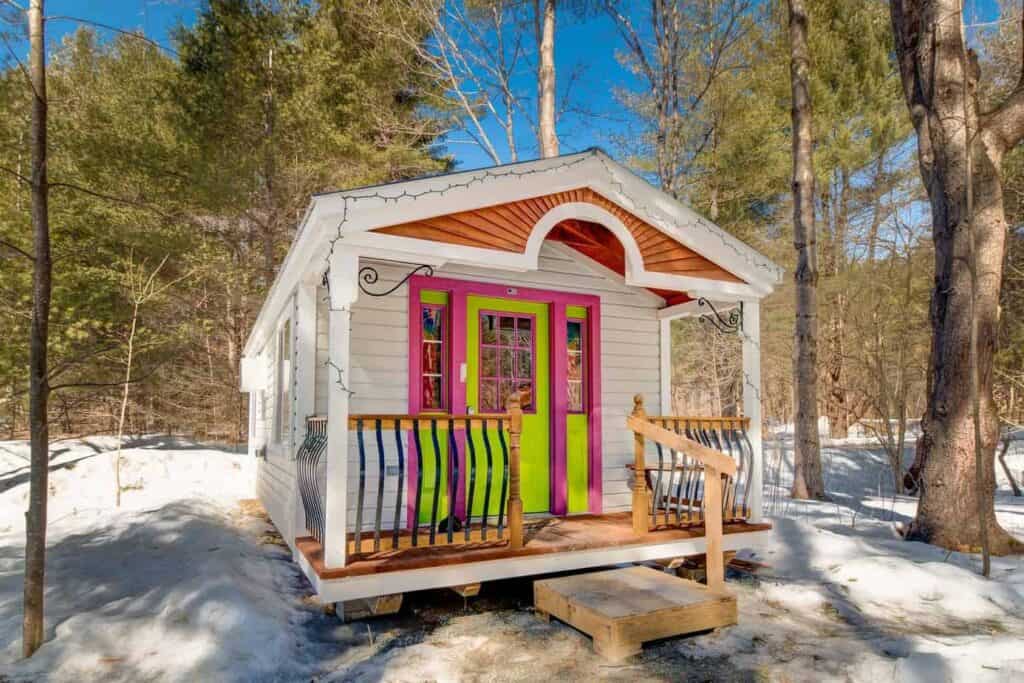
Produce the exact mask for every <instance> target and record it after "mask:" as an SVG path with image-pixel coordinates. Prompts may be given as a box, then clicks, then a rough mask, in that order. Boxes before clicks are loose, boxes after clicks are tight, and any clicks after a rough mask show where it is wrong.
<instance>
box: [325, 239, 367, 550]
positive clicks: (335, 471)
mask: <svg viewBox="0 0 1024 683" xmlns="http://www.w3.org/2000/svg"><path fill="white" fill-rule="evenodd" d="M358 273H359V257H358V256H356V255H355V254H354V253H352V252H349V251H346V250H343V249H340V248H339V249H336V250H335V251H334V253H333V254H331V265H330V270H329V271H328V275H327V280H328V290H329V293H330V310H329V311H328V313H327V323H328V334H327V337H328V344H327V348H328V352H327V356H328V364H329V367H328V368H327V373H328V378H329V381H328V383H327V387H328V389H327V473H326V477H325V485H324V491H325V497H326V499H327V500H326V501H325V502H326V505H325V507H326V512H325V517H326V519H325V520H324V563H325V564H326V565H327V566H328V567H344V566H345V553H346V546H347V545H348V544H347V538H348V484H349V481H348V438H349V431H348V415H349V390H348V382H350V381H351V379H350V377H351V373H350V372H349V368H350V353H349V350H350V348H349V347H350V340H351V331H352V326H351V306H352V304H354V303H355V302H356V299H357V298H358V297H359V287H358V284H357V276H358Z"/></svg>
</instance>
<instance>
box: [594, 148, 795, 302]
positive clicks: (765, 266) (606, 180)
mask: <svg viewBox="0 0 1024 683" xmlns="http://www.w3.org/2000/svg"><path fill="white" fill-rule="evenodd" d="M595 162H596V163H600V164H602V165H603V166H604V167H605V172H603V173H594V174H593V175H592V178H593V180H592V182H591V187H592V188H593V189H594V190H596V191H597V192H600V193H601V194H603V195H605V196H607V197H608V198H609V199H613V200H614V198H615V197H619V200H617V201H619V202H620V203H621V204H622V207H623V208H624V209H627V210H628V211H630V212H632V213H634V214H636V215H637V216H638V217H640V218H643V219H644V220H646V221H648V222H649V223H650V224H651V225H653V226H654V227H655V228H657V229H658V230H660V231H662V232H663V233H665V234H666V235H668V236H670V237H672V238H673V239H675V240H678V241H679V242H680V243H681V244H683V245H684V246H686V247H687V248H689V249H692V250H693V251H694V252H696V253H698V254H700V255H701V256H703V257H705V258H707V259H708V260H709V261H711V262H712V263H715V264H716V265H719V266H721V267H722V268H724V269H725V270H727V271H729V272H730V273H732V274H734V275H736V276H737V277H739V278H741V279H743V280H745V281H746V282H748V283H750V285H751V286H752V287H753V288H754V289H755V290H756V291H764V290H767V292H770V291H771V290H772V289H773V288H774V287H775V286H776V285H777V284H779V282H780V281H781V279H782V269H781V268H779V267H778V266H777V265H775V264H774V263H773V262H772V261H771V260H769V259H768V258H767V257H766V256H764V255H763V254H761V253H760V252H758V251H757V250H756V249H754V248H753V247H750V246H749V245H747V244H745V243H744V242H742V241H740V240H738V239H736V238H735V237H733V236H732V235H730V234H729V233H728V232H726V231H725V230H723V229H722V228H720V227H718V226H717V225H715V224H714V223H712V222H711V221H709V220H708V219H706V218H704V217H703V216H701V215H700V214H698V213H696V212H695V211H693V210H692V209H690V208H689V207H687V206H686V205H685V204H682V203H681V202H679V201H677V200H675V199H673V198H672V197H670V196H669V195H667V194H665V193H664V192H662V191H661V190H658V189H657V188H654V187H652V186H651V185H650V184H649V183H647V182H646V181H645V180H643V179H642V178H639V177H637V176H636V175H634V174H633V173H632V172H630V171H629V170H628V169H626V168H624V167H623V166H621V165H620V164H619V163H617V162H616V161H614V160H612V159H611V158H609V157H608V156H607V155H604V154H601V155H600V159H598V160H595ZM767 292H766V293H767Z"/></svg>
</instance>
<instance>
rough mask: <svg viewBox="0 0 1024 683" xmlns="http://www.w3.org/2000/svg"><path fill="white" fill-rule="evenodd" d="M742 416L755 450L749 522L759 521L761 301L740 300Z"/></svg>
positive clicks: (760, 467)
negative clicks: (741, 313)
mask: <svg viewBox="0 0 1024 683" xmlns="http://www.w3.org/2000/svg"><path fill="white" fill-rule="evenodd" d="M740 335H741V337H742V338H743V415H744V416H745V417H749V418H750V428H749V430H748V431H747V436H748V437H749V438H750V445H751V446H752V448H753V451H754V463H753V467H752V468H751V471H750V496H749V501H750V521H752V522H760V521H761V518H762V515H763V504H762V500H761V494H762V482H763V481H764V453H763V451H762V449H761V302H760V301H758V300H752V301H744V302H743V322H742V327H741V328H740Z"/></svg>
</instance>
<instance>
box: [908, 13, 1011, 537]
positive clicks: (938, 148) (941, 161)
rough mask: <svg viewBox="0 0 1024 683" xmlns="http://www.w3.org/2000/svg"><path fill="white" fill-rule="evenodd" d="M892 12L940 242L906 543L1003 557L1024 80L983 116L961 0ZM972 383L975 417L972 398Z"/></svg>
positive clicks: (936, 240)
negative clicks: (1008, 208)
mask: <svg viewBox="0 0 1024 683" xmlns="http://www.w3.org/2000/svg"><path fill="white" fill-rule="evenodd" d="M890 8H891V17H892V24H893V32H894V34H895V42H896V54H897V57H898V60H899V67H900V75H901V79H902V82H903V90H904V95H905V98H906V103H907V108H908V110H909V112H910V118H911V121H912V123H913V125H914V128H915V130H916V132H917V148H918V165H919V169H920V172H921V178H922V180H923V181H924V185H925V188H926V190H927V192H928V198H929V202H930V205H931V219H932V239H933V241H934V243H935V284H934V288H933V290H932V295H931V325H932V343H931V353H930V362H929V365H930V374H931V377H930V386H929V392H928V405H927V408H926V410H925V414H924V417H923V419H922V436H921V439H920V440H919V442H918V446H917V454H916V458H915V462H914V465H913V467H912V470H911V472H912V474H913V475H914V476H915V477H916V479H917V480H918V481H920V483H921V500H920V503H919V505H918V510H917V516H916V518H915V519H914V521H913V523H912V524H911V527H910V529H909V530H908V534H907V535H908V538H911V539H915V540H922V541H926V542H929V543H934V544H936V545H940V546H943V547H946V548H950V549H957V550H960V549H977V548H979V547H981V546H982V545H983V544H984V542H985V541H986V540H987V541H988V544H987V545H988V546H989V547H990V549H991V551H992V553H993V554H997V555H998V554H1005V553H1009V552H1013V551H1015V550H1020V549H1021V548H1022V544H1021V543H1020V542H1019V541H1017V540H1015V539H1013V538H1012V537H1011V536H1010V535H1009V534H1008V533H1007V532H1006V531H1005V530H1003V528H1002V527H1001V526H1000V525H999V523H998V522H997V521H996V518H995V510H994V493H995V448H996V446H997V441H998V435H999V425H998V419H997V411H996V406H995V400H994V394H993V357H994V354H995V341H996V339H997V333H998V326H999V297H1000V289H1001V286H1002V276H1003V258H1004V252H1005V242H1006V232H1007V224H1006V217H1005V213H1004V207H1003V187H1002V180H1001V171H1002V161H1003V157H1004V156H1005V155H1006V154H1007V152H1009V151H1010V150H1012V149H1013V148H1014V147H1016V146H1017V145H1018V144H1019V143H1020V142H1021V140H1022V139H1024V78H1021V79H1020V80H1019V81H1018V83H1017V85H1016V87H1014V88H1013V89H1012V90H1011V91H1010V93H1009V94H1008V95H1007V96H1006V97H1005V98H1004V99H1003V100H1002V101H1001V102H999V103H998V104H997V105H996V106H995V107H994V108H993V109H991V110H989V111H983V110H982V108H981V106H980V103H979V97H978V88H979V78H980V71H979V64H978V59H977V55H976V54H974V52H973V50H969V49H967V46H966V45H965V37H964V26H963V15H962V12H963V7H962V4H961V0H892V2H891V4H890ZM965 84H966V85H965ZM972 271H973V275H972ZM972 285H975V286H972ZM974 343H976V347H975V348H976V353H973V354H972V353H971V352H970V351H971V349H972V344H974ZM972 360H973V361H974V363H976V366H975V367H973V368H972ZM972 370H973V371H974V372H972ZM975 379H976V380H977V394H978V395H977V403H978V406H977V411H976V415H977V417H976V418H975V417H973V416H972V413H975V411H974V410H972V403H973V402H972V400H971V398H972V396H971V393H972V392H971V391H967V390H965V389H966V388H969V387H971V385H972V381H973V380H975ZM976 431H977V436H979V437H980V438H979V439H978V441H980V444H977V445H978V446H980V448H977V447H976V444H975V436H976V433H975V432H976ZM979 477H980V485H979V481H978V479H979Z"/></svg>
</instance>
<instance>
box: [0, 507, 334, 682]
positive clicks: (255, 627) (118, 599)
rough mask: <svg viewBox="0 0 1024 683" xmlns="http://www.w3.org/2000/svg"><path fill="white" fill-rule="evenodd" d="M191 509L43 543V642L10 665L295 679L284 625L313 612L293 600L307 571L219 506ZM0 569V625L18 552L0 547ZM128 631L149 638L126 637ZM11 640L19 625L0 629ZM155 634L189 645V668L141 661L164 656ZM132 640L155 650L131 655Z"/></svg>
mask: <svg viewBox="0 0 1024 683" xmlns="http://www.w3.org/2000/svg"><path fill="white" fill-rule="evenodd" d="M197 505H199V504H198V503H195V502H193V503H191V504H190V503H188V502H181V503H173V504H169V505H166V506H164V507H161V508H159V509H157V510H154V511H150V512H144V513H134V514H133V517H134V518H135V519H137V518H138V516H139V515H141V516H142V519H141V520H139V521H130V522H128V523H126V524H119V523H117V522H116V521H115V522H114V523H112V524H110V525H108V526H104V527H98V528H94V529H91V530H90V531H89V532H87V533H80V534H74V535H68V536H65V537H63V538H61V539H60V540H59V541H57V542H56V543H53V544H52V545H51V546H50V547H49V548H48V551H47V574H46V619H45V628H46V631H45V639H46V642H45V643H44V646H43V648H42V649H41V650H40V651H39V652H38V653H37V654H36V655H35V656H34V657H33V658H32V659H31V660H27V661H22V662H19V663H18V664H17V668H18V669H24V671H23V672H21V673H24V674H27V675H30V676H31V675H33V674H42V673H44V672H45V673H52V667H53V666H55V665H57V664H59V663H60V662H61V661H63V660H68V659H71V660H76V665H77V663H82V664H84V665H85V666H92V667H94V668H93V669H92V670H91V671H90V673H91V672H92V671H94V672H95V673H96V674H98V675H103V676H104V677H110V678H115V679H120V680H142V679H147V680H148V679H150V678H152V677H153V676H154V675H157V676H158V677H160V676H169V677H171V678H176V679H177V678H181V679H186V678H187V677H188V673H189V672H194V675H195V676H197V677H198V678H197V679H196V680H199V679H201V678H207V679H210V678H215V679H217V680H246V681H248V680H261V679H264V678H265V679H268V680H279V679H280V676H281V671H282V670H283V671H288V675H289V676H292V675H294V676H300V677H301V676H303V675H305V674H306V673H308V672H309V671H311V670H312V668H313V667H312V666H308V667H307V666H306V665H300V666H299V670H295V667H296V665H297V664H296V661H297V660H295V658H294V657H293V656H292V654H293V653H292V652H291V650H293V649H294V642H293V641H294V639H295V633H294V632H293V631H292V630H291V629H292V628H300V629H302V630H305V622H306V621H307V617H309V616H310V615H311V614H312V610H309V609H306V610H305V611H304V610H303V608H302V606H301V604H300V603H299V600H298V599H297V597H296V596H297V594H298V593H300V592H301V591H300V590H299V589H298V588H297V587H296V584H297V583H299V582H305V578H304V577H302V576H301V574H300V572H299V571H298V569H297V567H295V565H294V564H292V562H291V557H290V555H289V554H288V553H287V552H285V551H283V550H281V549H280V548H279V547H277V546H266V545H260V544H259V542H258V539H256V538H253V537H251V536H248V535H247V534H246V533H245V532H244V531H243V530H241V529H239V528H238V527H237V526H235V525H234V524H232V522H231V520H229V519H226V518H224V517H223V516H222V515H221V514H219V509H217V508H203V507H197ZM0 566H3V567H5V568H7V571H5V572H4V573H2V574H0V624H8V625H13V624H15V623H19V624H20V619H21V600H20V596H21V590H22V572H23V566H24V565H23V551H22V548H21V547H20V546H16V547H2V548H0ZM307 586H308V584H307ZM307 590H308V588H307ZM313 616H315V615H313ZM292 622H294V624H293V623H292ZM136 629H139V630H140V631H141V632H143V633H146V632H149V634H150V636H151V637H149V638H148V639H146V638H143V639H140V640H133V638H132V634H133V633H134V632H135V630H136ZM58 632H60V635H59V636H58ZM20 635H21V634H20V628H7V629H4V631H3V632H0V651H4V650H9V651H16V649H17V648H18V647H19V646H18V645H17V644H16V643H17V641H18V640H19V639H20ZM161 641H166V643H167V644H166V645H165V646H164V647H168V648H174V647H180V646H181V645H182V644H183V643H186V644H187V652H182V660H183V662H186V663H187V666H186V665H185V664H183V665H182V666H183V668H185V669H187V671H181V670H175V671H169V672H159V671H157V672H154V670H153V669H152V668H146V669H142V668H140V666H139V663H140V662H145V661H146V660H147V659H149V656H150V655H153V656H155V657H156V659H157V660H158V661H159V660H161V659H162V660H163V661H168V657H169V656H170V657H172V658H173V656H174V653H173V652H172V653H169V652H167V651H166V650H163V648H162V647H161ZM139 642H146V643H149V644H150V646H151V647H152V648H153V652H151V653H141V652H133V651H131V648H132V647H133V645H138V643H139ZM90 658H94V662H90V661H89V660H90ZM311 664H312V661H311V662H310V665H311ZM148 666H149V667H152V666H153V664H152V663H148ZM289 669H292V670H291V671H289Z"/></svg>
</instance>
